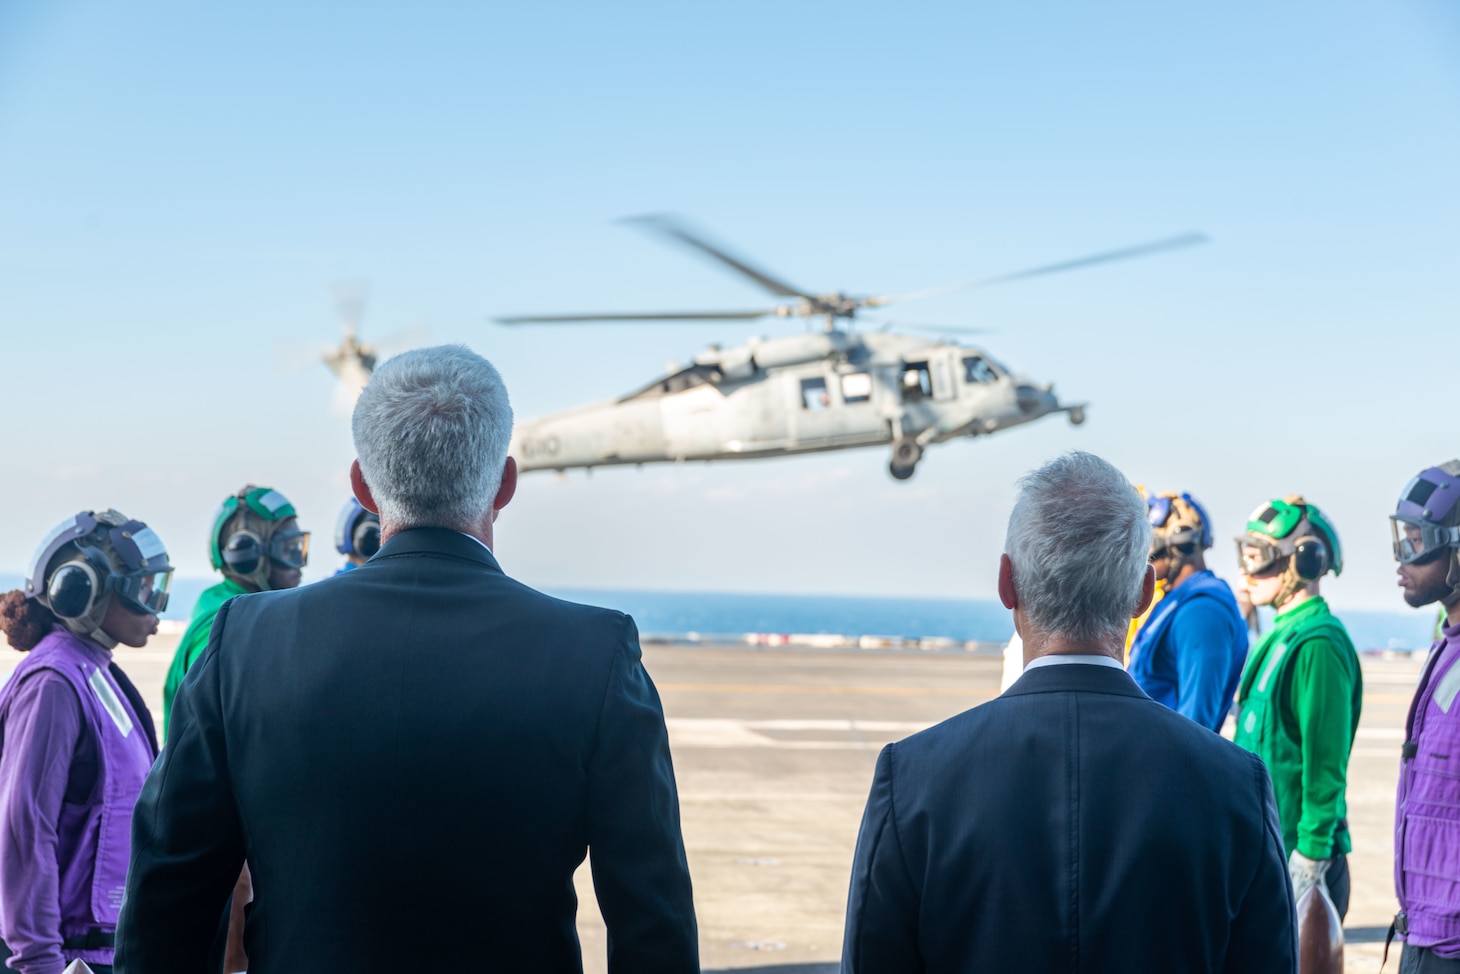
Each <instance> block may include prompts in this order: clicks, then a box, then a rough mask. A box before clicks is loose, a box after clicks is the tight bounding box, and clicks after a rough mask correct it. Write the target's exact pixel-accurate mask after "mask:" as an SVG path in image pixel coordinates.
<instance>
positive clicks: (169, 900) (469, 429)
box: [116, 346, 698, 974]
mask: <svg viewBox="0 0 1460 974" xmlns="http://www.w3.org/2000/svg"><path fill="white" fill-rule="evenodd" d="M353 425H354V435H355V446H356V450H357V452H358V454H359V460H358V461H357V462H356V463H355V465H354V467H353V469H352V471H351V474H352V480H353V481H354V487H355V494H356V496H357V497H358V498H359V499H360V502H361V503H362V504H363V505H365V507H366V508H368V509H370V510H373V511H378V512H379V514H380V517H381V533H382V536H383V538H384V544H383V546H382V548H381V549H380V551H379V553H378V554H377V555H376V556H375V557H374V558H372V559H371V560H370V561H369V562H368V563H367V564H365V565H364V566H362V567H360V568H358V569H356V570H354V571H351V572H347V573H345V574H343V575H339V576H336V577H334V578H331V579H328V580H326V581H321V582H318V583H315V584H313V585H309V586H305V587H304V588H300V589H296V590H293V591H282V592H267V593H263V594H260V595H248V596H242V597H239V598H237V599H234V600H231V601H229V602H228V603H226V604H225V605H224V606H223V609H222V610H221V611H220V612H219V614H218V619H217V621H216V622H215V623H214V626H213V630H212V634H211V636H210V638H209V641H208V647H207V649H206V650H205V652H204V655H203V656H202V658H201V659H200V661H199V662H198V663H197V664H196V665H195V667H194V669H193V670H192V671H191V672H190V673H189V674H188V678H187V680H186V682H185V683H184V684H183V687H182V690H181V692H180V694H179V696H178V698H177V703H176V705H175V707H174V710H173V717H172V724H171V727H170V736H169V738H168V742H167V747H166V748H165V749H164V751H163V756H162V758H161V760H160V761H159V762H158V764H157V765H156V766H155V767H154V768H153V769H152V773H151V775H150V776H149V778H148V780H147V784H146V787H145V789H144V790H143V793H142V797H141V799H140V800H139V802H138V805H137V809H136V814H135V818H134V828H133V850H132V861H131V869H130V871H129V873H128V875H127V895H126V902H125V905H124V907H123V909H122V916H121V920H120V923H119V929H118V935H117V964H116V969H117V971H118V972H122V974H172V972H177V974H197V972H199V971H201V970H204V969H205V967H204V964H205V958H206V957H207V956H208V950H209V944H210V941H211V940H212V938H213V935H214V933H215V931H216V928H217V925H218V918H219V916H220V914H221V913H222V910H223V908H224V903H225V902H226V900H227V898H228V894H229V891H230V890H231V889H232V887H233V881H234V879H235V878H237V876H238V871H239V868H240V867H241V866H242V864H243V862H244V860H245V859H247V861H248V864H249V868H250V869H251V870H252V874H253V886H254V901H253V903H252V904H251V905H250V907H249V908H248V919H247V924H246V929H245V946H246V948H247V952H248V955H249V959H250V960H249V969H250V970H251V971H254V972H255V974H277V972H293V971H299V972H315V971H325V970H339V971H356V972H359V971H365V972H368V971H381V972H385V971H391V972H394V971H435V970H441V971H446V970H451V971H466V970H480V971H532V972H556V971H563V972H568V971H579V970H581V966H582V961H581V957H580V952H579V946H578V938H577V934H576V931H575V926H574V915H575V912H576V908H577V898H576V896H575V895H574V889H573V873H574V870H575V869H576V868H577V866H578V865H579V864H580V863H581V862H582V861H583V858H584V855H585V853H589V854H590V855H591V857H592V859H591V861H592V867H593V879H594V888H595V891H596V893H597V896H598V901H599V906H600V907H601V909H602V913H603V918H604V921H605V922H606V924H607V927H608V944H609V969H610V970H612V971H633V972H639V971H654V972H658V971H663V972H690V971H696V970H698V953H697V937H696V929H695V918H694V908H693V904H692V902H691V897H690V880H689V872H688V868H687V866H686V862H685V854H684V846H683V841H682V839H681V837H680V828H679V803H678V796H677V794H676V792H675V785H674V771H673V768H672V767H671V764H670V757H669V745H668V738H667V735H666V733H665V728H664V717H663V712H662V710H661V707H660V703H659V698H658V695H657V693H656V692H655V689H654V686H653V684H652V683H651V682H650V680H649V677H648V674H647V673H645V671H644V667H643V665H642V663H641V662H640V654H639V645H638V634H637V631H636V630H635V628H634V624H633V622H632V621H631V620H630V619H629V618H628V617H627V616H624V615H622V614H620V613H617V612H611V611H608V610H605V609H596V608H590V607H587V606H581V605H573V604H570V603H567V602H561V601H558V600H556V599H552V598H549V597H547V596H545V595H542V594H540V593H538V592H535V591H533V590H532V589H529V588H527V587H526V586H523V585H521V584H519V583H517V582H515V581H513V580H512V579H510V578H508V577H507V576H506V575H504V574H503V573H502V570H501V568H499V567H498V565H497V560H496V558H495V556H494V555H493V554H492V552H491V550H490V549H491V546H492V542H493V538H492V524H493V521H494V520H495V519H496V515H497V512H498V511H499V510H500V509H501V508H502V507H503V506H505V505H506V504H507V502H508V501H509V500H510V499H511V498H512V494H513V491H514V489H515V487H516V482H517V476H516V474H517V471H516V466H515V464H514V462H513V460H512V459H510V458H509V457H508V456H507V449H508V441H509V439H510V435H511V408H510V406H509V405H508V402H507V395H506V391H505V389H504V388H503V387H502V383H501V379H500V377H498V375H497V373H496V370H495V369H493V368H492V366H491V365H490V364H489V363H488V362H487V361H486V360H485V359H482V358H480V357H478V356H476V355H475V354H473V353H472V352H470V351H469V350H467V349H466V348H465V347H462V346H445V347H439V348H431V349H422V350H418V351H414V352H408V353H406V354H404V355H401V356H398V357H396V358H394V359H392V360H390V361H389V362H387V363H385V364H384V365H383V366H381V368H380V369H379V370H378V371H377V372H376V373H375V376H374V378H373V379H372V381H371V383H370V385H369V386H368V387H367V388H366V390H365V392H364V394H363V395H362V396H361V397H360V401H359V404H358V405H357V407H356V409H355V416H354V424H353Z"/></svg>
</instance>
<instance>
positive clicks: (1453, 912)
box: [1394, 626, 1460, 958]
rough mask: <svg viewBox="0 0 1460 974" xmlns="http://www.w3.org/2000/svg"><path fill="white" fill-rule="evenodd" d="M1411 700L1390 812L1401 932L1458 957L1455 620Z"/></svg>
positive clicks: (1459, 752)
mask: <svg viewBox="0 0 1460 974" xmlns="http://www.w3.org/2000/svg"><path fill="white" fill-rule="evenodd" d="M1442 632H1443V635H1442V636H1441V638H1440V639H1439V640H1438V641H1437V642H1436V643H1435V645H1434V646H1433V647H1432V648H1431V649H1430V657H1429V658H1430V662H1429V665H1428V666H1427V667H1425V672H1424V676H1423V677H1421V678H1420V683H1419V689H1418V690H1417V691H1416V692H1415V695H1414V702H1413V703H1411V704H1410V707H1409V720H1408V723H1407V724H1406V733H1405V744H1404V759H1403V760H1402V761H1401V763H1400V766H1399V799H1398V803H1397V806H1396V808H1395V813H1394V888H1395V890H1396V891H1397V892H1398V894H1399V904H1400V907H1401V908H1402V909H1403V910H1404V912H1405V913H1406V914H1407V915H1408V921H1409V934H1408V936H1407V937H1406V938H1405V939H1406V940H1407V942H1408V943H1410V944H1412V945H1414V946H1416V947H1428V948H1430V949H1431V950H1433V951H1434V952H1435V953H1436V954H1438V955H1439V956H1441V957H1446V958H1456V957H1460V666H1456V665H1455V664H1456V662H1457V660H1460V626H1446V627H1444V629H1443V630H1442Z"/></svg>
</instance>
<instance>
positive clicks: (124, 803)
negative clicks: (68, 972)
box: [0, 626, 155, 974]
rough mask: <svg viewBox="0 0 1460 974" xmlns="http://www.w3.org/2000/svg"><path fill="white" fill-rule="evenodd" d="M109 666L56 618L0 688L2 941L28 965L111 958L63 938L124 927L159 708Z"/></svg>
mask: <svg viewBox="0 0 1460 974" xmlns="http://www.w3.org/2000/svg"><path fill="white" fill-rule="evenodd" d="M110 664H111V653H110V652H108V651H107V650H105V649H102V648H101V647H100V646H98V645H96V644H95V643H91V642H88V641H87V640H84V639H82V638H80V637H78V636H75V635H73V634H72V633H70V632H68V631H66V630H65V629H62V628H61V627H59V626H58V627H56V628H55V629H54V630H53V631H52V632H51V633H50V634H49V635H47V636H46V637H45V638H44V639H42V640H41V642H40V643H39V644H38V645H37V646H36V648H35V649H33V650H31V652H30V653H29V654H28V655H27V656H26V658H25V659H24V660H23V661H22V662H21V664H20V665H19V666H18V667H16V670H15V672H14V674H12V676H11V678H10V680H9V682H8V683H6V685H5V687H4V688H3V689H0V819H3V825H0V939H3V940H4V941H5V943H6V946H7V947H9V949H10V950H11V951H12V952H13V954H14V956H13V957H12V958H11V960H10V964H11V966H12V967H13V968H14V969H15V970H17V971H21V972H23V974H59V972H60V971H61V970H62V968H63V967H64V966H65V965H66V963H68V962H69V961H72V960H75V959H77V958H80V959H81V960H85V961H87V962H88V963H92V964H110V963H111V962H112V951H111V950H110V949H101V950H63V949H62V945H61V941H62V940H63V939H65V938H68V937H77V936H83V935H85V934H86V933H87V932H88V931H91V930H102V931H108V932H109V931H112V930H115V929H116V921H117V912H118V910H119V908H120V906H121V894H122V889H123V886H124V883H125V878H126V869H127V859H128V854H129V849H130V834H131V822H132V806H133V804H135V802H136V798H137V795H138V794H139V793H140V792H141V790H142V783H143V781H144V780H145V779H146V776H147V772H148V770H149V768H150V767H151V765H152V760H153V758H154V756H155V751H154V747H153V743H152V735H151V734H150V733H149V732H150V730H151V727H150V721H151V719H152V718H151V715H150V714H148V713H147V711H146V708H145V706H142V705H141V703H140V700H138V701H137V704H136V705H134V704H133V703H132V700H133V699H135V693H136V691H135V689H133V688H131V687H130V685H127V686H126V687H123V686H122V685H121V684H120V683H119V682H118V680H117V678H116V676H115V675H114V672H115V671H111V670H110ZM123 681H124V678H123ZM129 691H130V692H129ZM124 728H125V733H123V729H124Z"/></svg>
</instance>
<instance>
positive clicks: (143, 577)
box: [106, 570, 172, 616]
mask: <svg viewBox="0 0 1460 974" xmlns="http://www.w3.org/2000/svg"><path fill="white" fill-rule="evenodd" d="M106 587H107V590H108V591H110V592H113V593H114V594H115V595H116V597H117V598H119V599H121V602H122V605H123V607H125V608H126V609H127V610H128V611H130V612H133V613H135V614H137V615H139V616H145V615H160V614H161V613H163V612H164V611H166V610H167V593H168V589H170V588H171V587H172V571H171V570H168V571H165V572H148V573H146V574H143V573H141V572H133V573H132V574H130V575H109V576H108V577H107V580H106Z"/></svg>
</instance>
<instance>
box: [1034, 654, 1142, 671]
mask: <svg viewBox="0 0 1460 974" xmlns="http://www.w3.org/2000/svg"><path fill="white" fill-rule="evenodd" d="M1066 663H1084V664H1086V665H1087V666H1113V667H1115V668H1116V669H1117V670H1121V671H1122V672H1123V671H1124V670H1125V667H1124V666H1121V665H1120V661H1119V660H1117V659H1114V658H1112V657H1110V656H1101V655H1099V654H1096V653H1055V654H1053V655H1050V656H1040V657H1038V658H1036V659H1032V660H1030V661H1029V662H1028V663H1026V664H1025V666H1024V672H1025V673H1028V672H1029V671H1030V670H1032V669H1035V668H1036V667H1040V666H1063V665H1064V664H1066Z"/></svg>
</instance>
